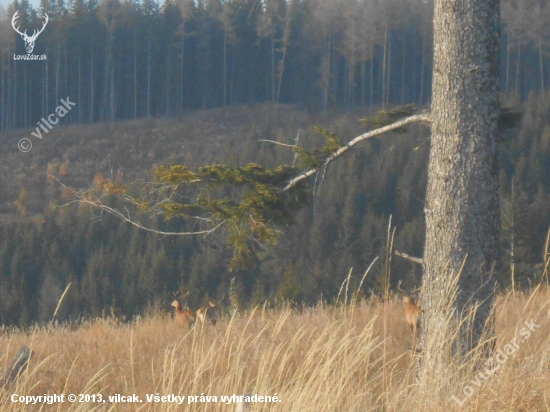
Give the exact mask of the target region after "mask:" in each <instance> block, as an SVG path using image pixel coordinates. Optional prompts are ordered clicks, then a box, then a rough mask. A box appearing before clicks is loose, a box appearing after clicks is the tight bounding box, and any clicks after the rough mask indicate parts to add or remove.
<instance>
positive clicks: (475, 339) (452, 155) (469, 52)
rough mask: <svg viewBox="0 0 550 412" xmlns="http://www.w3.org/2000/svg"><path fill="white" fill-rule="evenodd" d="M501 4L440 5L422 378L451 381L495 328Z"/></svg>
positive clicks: (452, 0)
mask: <svg viewBox="0 0 550 412" xmlns="http://www.w3.org/2000/svg"><path fill="white" fill-rule="evenodd" d="M499 3H500V2H499V0H484V1H480V0H436V1H435V9H434V69H433V84H432V90H433V94H432V99H433V100H432V139H431V151H430V160H429V171H428V186H427V193H426V203H425V215H426V244H425V250H424V265H423V270H424V276H423V287H422V292H421V302H422V309H423V316H422V327H421V330H422V334H421V337H420V350H421V357H420V364H419V375H420V377H422V375H423V372H424V371H430V374H432V376H433V374H436V375H437V374H441V376H445V375H446V372H448V368H449V363H448V362H449V359H448V357H447V356H448V355H449V353H451V354H454V355H464V354H466V353H467V352H468V351H469V349H471V348H473V347H475V346H476V345H477V344H478V343H479V342H480V337H481V333H482V331H483V328H484V326H485V324H486V322H487V321H488V320H489V319H490V312H491V308H492V303H493V294H494V290H495V283H494V279H493V278H492V273H493V271H494V269H495V265H496V262H497V254H498V234H499V227H500V222H499V214H500V209H499V198H498V164H497V162H498V157H497V119H498V113H499V109H498V69H499V66H498V36H499ZM455 276H457V278H455ZM454 279H456V280H457V284H456V288H457V289H456V290H457V292H458V293H457V294H456V295H455V296H453V294H452V293H449V292H452V291H453V280H454ZM475 308H477V310H474V311H472V309H475ZM466 316H469V317H468V319H469V320H470V322H466V323H463V324H462V326H461V329H460V333H459V334H458V335H457V337H456V338H451V340H450V341H447V340H446V339H449V335H445V333H446V330H447V328H446V325H448V324H449V320H450V322H451V323H452V324H453V325H455V326H456V325H458V322H459V321H460V320H462V319H464V318H465V317H466ZM428 338H429V339H428ZM445 342H449V343H450V346H448V345H446V344H445ZM449 350H450V352H449Z"/></svg>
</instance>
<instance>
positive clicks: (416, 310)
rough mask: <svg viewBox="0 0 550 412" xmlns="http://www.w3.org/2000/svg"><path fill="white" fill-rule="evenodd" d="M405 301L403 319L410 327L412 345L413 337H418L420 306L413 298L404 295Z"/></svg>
mask: <svg viewBox="0 0 550 412" xmlns="http://www.w3.org/2000/svg"><path fill="white" fill-rule="evenodd" d="M403 302H405V304H406V307H405V320H406V321H407V323H408V324H409V326H410V327H411V333H412V335H413V346H414V342H415V339H416V338H418V332H419V331H420V329H419V328H420V316H421V315H422V308H421V307H420V305H418V304H416V303H415V301H414V299H413V298H411V297H410V296H405V298H404V299H403Z"/></svg>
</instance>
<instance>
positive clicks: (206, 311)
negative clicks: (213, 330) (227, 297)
mask: <svg viewBox="0 0 550 412" xmlns="http://www.w3.org/2000/svg"><path fill="white" fill-rule="evenodd" d="M217 311H218V304H217V303H214V302H212V301H208V305H206V306H203V307H202V308H200V309H199V310H197V318H198V319H199V320H200V321H201V323H202V324H203V325H204V322H205V321H206V319H208V320H209V321H210V322H211V323H212V325H215V324H216V322H217V321H218V314H217Z"/></svg>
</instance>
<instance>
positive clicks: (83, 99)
mask: <svg viewBox="0 0 550 412" xmlns="http://www.w3.org/2000/svg"><path fill="white" fill-rule="evenodd" d="M16 10H18V11H19V13H18V18H17V22H16V24H17V26H19V27H20V28H21V30H25V29H28V32H29V33H31V31H32V30H38V29H40V28H41V27H42V26H43V24H44V13H46V14H47V15H48V16H49V22H48V24H47V26H46V27H45V29H44V31H43V33H41V34H40V36H39V37H38V39H37V40H36V45H35V48H34V51H33V53H34V54H36V55H42V54H45V55H46V56H47V60H43V61H25V60H14V57H13V56H14V54H18V55H20V54H25V49H24V42H23V41H22V40H21V38H20V36H19V35H18V34H17V33H16V32H15V30H14V29H13V28H12V26H11V21H12V18H13V15H14V13H15V11H16ZM432 10H433V4H432V1H430V0H290V1H286V0H231V1H228V0H199V1H195V0H168V1H166V2H165V3H164V4H163V5H162V7H161V6H159V4H158V3H157V2H156V1H154V0H142V1H135V0H124V1H120V0H102V1H97V0H70V1H68V2H66V1H64V0H42V2H41V6H40V8H39V10H38V11H37V10H34V9H32V8H31V7H30V6H29V3H28V1H27V0H23V1H18V0H16V1H15V2H14V3H13V4H11V5H10V6H9V7H8V8H7V10H5V11H3V12H2V13H1V20H0V72H1V79H0V98H1V107H0V114H1V116H0V130H6V129H16V128H22V127H36V126H35V124H36V121H37V120H38V119H40V118H42V117H43V116H47V115H48V114H49V113H51V112H52V111H53V110H54V108H55V107H56V106H57V105H58V104H59V100H60V99H61V98H65V97H67V96H69V97H70V98H71V100H72V101H74V102H76V103H77V105H76V107H75V109H74V110H73V112H71V114H70V115H69V116H67V118H66V119H64V120H63V121H64V122H72V123H83V122H85V123H93V122H96V121H111V120H120V119H134V118H140V117H145V116H151V115H170V114H174V113H177V112H181V111H182V110H185V109H207V108H216V107H225V106H227V105H234V104H239V103H246V104H256V103H260V102H273V103H279V102H281V103H292V104H301V105H305V107H308V108H309V109H312V110H319V109H320V110H324V111H326V110H328V108H330V107H346V108H354V107H357V106H373V105H382V106H385V105H388V104H405V103H417V104H425V103H427V102H428V101H429V99H430V87H431V62H432V38H431V33H432ZM548 21H550V7H548V2H547V1H546V0H503V1H502V22H503V27H502V36H501V89H502V90H503V91H504V92H506V93H507V94H508V93H509V92H512V91H513V92H515V93H517V94H518V95H519V96H520V98H521V99H522V100H524V99H525V98H526V97H527V95H528V93H529V92H530V91H532V90H534V91H542V92H544V91H545V89H546V87H548V81H549V78H548V67H549V66H548V64H549V56H550V55H549V51H550V28H549V26H548Z"/></svg>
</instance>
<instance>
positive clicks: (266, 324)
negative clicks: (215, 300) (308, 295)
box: [0, 290, 550, 412]
mask: <svg viewBox="0 0 550 412" xmlns="http://www.w3.org/2000/svg"><path fill="white" fill-rule="evenodd" d="M549 298H550V293H549V292H548V291H547V290H544V291H540V290H539V291H534V292H531V293H526V294H520V293H516V294H515V295H512V294H511V293H510V294H506V295H501V296H499V298H498V302H497V309H496V310H497V326H496V327H497V336H498V341H497V348H501V347H503V346H504V345H505V344H506V343H508V342H509V341H510V339H512V338H513V337H514V336H516V335H517V334H518V331H519V330H520V329H521V328H522V327H523V326H524V325H523V323H524V321H526V320H527V321H530V320H534V321H535V322H536V323H537V324H539V325H540V329H538V330H537V331H536V332H534V333H533V334H532V335H531V337H530V338H529V339H528V340H526V341H525V342H524V343H521V344H520V346H519V349H517V351H516V353H514V354H513V355H512V356H511V357H510V359H508V360H507V361H506V362H505V363H504V364H503V365H502V366H501V368H500V370H498V371H497V372H496V373H495V375H494V376H492V377H491V378H489V379H488V380H487V381H485V382H483V383H482V384H481V387H479V388H478V387H476V388H475V393H474V394H473V395H472V396H471V397H470V398H469V399H468V401H467V402H466V403H465V404H464V405H462V406H461V407H460V406H459V405H458V404H457V403H456V402H455V401H454V400H452V398H451V395H456V396H457V398H459V399H462V398H464V395H463V394H462V387H463V385H464V384H467V383H468V381H469V380H470V379H473V378H474V376H472V375H471V373H470V372H468V369H469V367H468V365H466V366H464V367H463V368H462V369H461V370H457V371H456V382H452V384H451V385H448V382H447V383H446V384H447V385H439V384H438V382H436V381H434V386H433V388H434V390H433V391H429V392H427V393H425V394H424V395H421V394H419V392H418V391H416V390H415V386H414V379H413V376H414V369H413V368H412V362H413V361H414V359H413V358H412V356H413V355H412V354H411V351H410V350H409V348H410V345H411V333H410V330H409V326H408V325H407V323H406V322H405V316H404V315H405V313H404V306H403V303H402V302H403V301H402V298H398V297H393V298H391V299H390V300H389V301H388V302H387V303H384V302H382V301H381V300H379V299H373V300H367V301H361V302H359V303H356V304H354V305H349V304H348V305H343V304H341V305H339V306H336V307H335V306H328V305H322V304H320V305H318V306H317V307H315V308H309V309H303V310H295V309H291V308H289V307H282V308H279V309H277V310H267V309H264V308H261V307H259V308H256V309H255V310H249V311H243V312H240V313H239V314H238V315H235V316H233V317H229V316H226V317H225V318H224V317H221V316H220V319H219V321H218V323H217V324H216V325H215V326H213V325H211V324H209V323H205V325H204V326H202V327H199V325H197V327H195V328H194V329H193V330H191V331H187V330H182V329H181V328H179V327H177V326H176V324H175V321H174V320H173V318H172V314H171V313H168V311H166V312H164V311H160V310H157V311H154V312H152V313H151V314H150V315H148V316H146V317H144V318H143V319H136V320H134V321H133V322H132V323H126V324H124V323H122V322H120V321H119V320H117V319H115V318H107V319H96V320H93V321H90V322H88V323H85V324H83V325H81V326H79V327H78V328H69V327H63V326H54V327H48V326H44V327H37V328H32V329H30V330H26V331H20V332H16V333H12V334H10V335H9V336H8V335H6V334H5V335H3V336H2V337H1V338H0V351H1V352H0V353H1V354H2V357H1V358H0V365H1V366H2V367H4V366H5V365H6V364H7V362H8V361H9V359H10V358H11V357H12V356H13V355H14V354H15V353H16V352H17V351H18V350H19V348H20V347H21V345H23V344H26V345H29V346H30V347H31V348H32V349H33V351H34V356H33V358H32V359H31V362H30V364H29V368H28V369H27V370H26V371H25V372H24V374H23V376H22V377H21V378H20V379H19V381H18V382H17V383H16V385H15V386H14V387H12V388H10V389H7V390H4V391H3V392H0V411H2V412H3V411H28V410H59V411H66V410H100V411H104V410H113V411H127V410H129V411H137V410H178V411H234V410H235V405H234V404H232V405H227V404H224V403H222V402H217V403H194V404H191V405H188V404H187V400H186V401H185V402H184V404H183V405H177V404H175V403H147V402H146V399H145V395H146V394H156V393H158V394H159V395H169V394H174V395H201V394H204V395H210V396H214V395H215V396H218V400H219V397H220V396H221V395H232V394H244V393H245V392H251V393H256V394H258V395H274V394H277V396H278V397H279V398H280V399H281V400H282V402H280V403H267V404H265V403H264V404H255V405H253V407H252V408H251V411H259V410H260V409H263V410H264V411H285V412H289V411H296V412H298V411H299V412H310V411H311V412H323V411H327V412H328V411H417V410H422V411H424V410H430V411H442V410H445V411H454V410H464V411H547V410H550V389H548V388H550V341H549V332H550V321H549V320H548V317H549V311H548V309H549V307H548V305H547V303H548V300H549ZM435 379H437V377H436V378H435ZM443 386H445V387H446V388H447V389H445V390H444V391H442V390H439V389H438V388H440V387H443ZM449 388H450V389H449ZM14 393H17V394H21V395H43V394H45V393H48V394H65V396H67V395H68V394H71V393H73V394H80V393H87V394H99V393H100V394H102V395H103V398H107V397H108V396H109V395H115V394H122V395H131V394H133V393H135V394H137V395H138V396H140V398H141V399H142V400H143V403H140V404H137V403H109V402H108V401H107V403H105V404H103V403H101V404H98V403H95V404H94V403H72V404H71V403H68V402H65V403H57V404H53V405H34V406H25V405H24V404H21V403H13V402H11V401H10V396H11V395H12V394H14Z"/></svg>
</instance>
